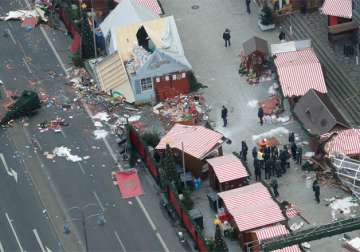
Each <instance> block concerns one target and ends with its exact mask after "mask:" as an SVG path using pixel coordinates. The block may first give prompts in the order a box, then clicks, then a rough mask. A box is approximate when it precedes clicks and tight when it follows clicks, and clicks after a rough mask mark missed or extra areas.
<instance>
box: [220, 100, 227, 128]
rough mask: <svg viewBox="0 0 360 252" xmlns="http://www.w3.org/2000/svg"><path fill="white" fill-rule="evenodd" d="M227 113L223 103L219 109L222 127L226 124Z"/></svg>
mask: <svg viewBox="0 0 360 252" xmlns="http://www.w3.org/2000/svg"><path fill="white" fill-rule="evenodd" d="M227 114H228V110H227V108H226V107H225V106H224V105H223V106H222V110H221V118H222V119H223V122H224V125H223V127H226V126H227Z"/></svg>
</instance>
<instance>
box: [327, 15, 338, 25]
mask: <svg viewBox="0 0 360 252" xmlns="http://www.w3.org/2000/svg"><path fill="white" fill-rule="evenodd" d="M337 24H338V20H337V17H335V16H329V26H332V25H337Z"/></svg>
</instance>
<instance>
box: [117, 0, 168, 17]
mask: <svg viewBox="0 0 360 252" xmlns="http://www.w3.org/2000/svg"><path fill="white" fill-rule="evenodd" d="M114 1H115V2H117V3H120V2H121V0H114ZM135 1H136V2H137V3H138V4H139V5H142V6H144V7H146V8H148V9H150V10H152V11H153V12H155V13H156V14H158V15H161V14H163V13H162V11H161V8H160V5H159V3H158V1H157V0H135Z"/></svg>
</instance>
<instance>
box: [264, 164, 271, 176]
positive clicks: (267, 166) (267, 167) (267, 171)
mask: <svg viewBox="0 0 360 252" xmlns="http://www.w3.org/2000/svg"><path fill="white" fill-rule="evenodd" d="M270 178H271V160H270V159H267V160H265V179H270Z"/></svg>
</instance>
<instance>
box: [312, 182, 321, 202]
mask: <svg viewBox="0 0 360 252" xmlns="http://www.w3.org/2000/svg"><path fill="white" fill-rule="evenodd" d="M312 187H313V191H314V193H315V200H316V202H317V203H318V204H319V203H320V185H319V182H318V180H317V179H316V180H315V181H314V183H313V186H312Z"/></svg>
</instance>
